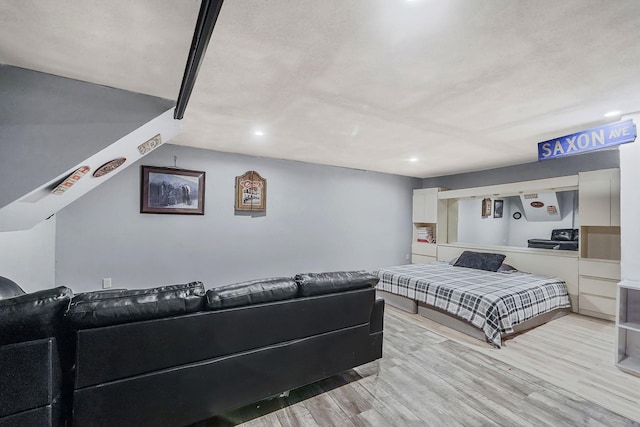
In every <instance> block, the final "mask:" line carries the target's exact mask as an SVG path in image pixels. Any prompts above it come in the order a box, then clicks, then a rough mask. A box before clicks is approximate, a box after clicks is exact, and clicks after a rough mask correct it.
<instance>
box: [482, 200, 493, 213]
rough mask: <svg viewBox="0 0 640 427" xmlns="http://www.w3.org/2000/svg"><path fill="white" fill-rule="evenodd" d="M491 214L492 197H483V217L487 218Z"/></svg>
mask: <svg viewBox="0 0 640 427" xmlns="http://www.w3.org/2000/svg"><path fill="white" fill-rule="evenodd" d="M489 216H491V199H490V198H488V197H487V198H485V199H482V217H483V218H486V217H489Z"/></svg>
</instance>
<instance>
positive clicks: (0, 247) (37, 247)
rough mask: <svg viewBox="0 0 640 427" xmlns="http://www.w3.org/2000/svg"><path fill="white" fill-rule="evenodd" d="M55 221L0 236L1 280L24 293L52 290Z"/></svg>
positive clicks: (53, 279) (52, 219) (3, 233)
mask: <svg viewBox="0 0 640 427" xmlns="http://www.w3.org/2000/svg"><path fill="white" fill-rule="evenodd" d="M55 236H56V218H55V217H52V218H50V219H48V220H46V221H43V222H41V223H40V224H38V225H36V226H35V227H33V228H32V229H30V230H25V231H5V232H0V276H3V277H6V278H8V279H11V280H13V281H14V282H16V283H17V284H18V285H20V287H21V288H22V289H24V290H25V291H26V292H33V291H37V290H39V289H47V288H52V287H54V286H55V261H54V260H55V238H56V237H55Z"/></svg>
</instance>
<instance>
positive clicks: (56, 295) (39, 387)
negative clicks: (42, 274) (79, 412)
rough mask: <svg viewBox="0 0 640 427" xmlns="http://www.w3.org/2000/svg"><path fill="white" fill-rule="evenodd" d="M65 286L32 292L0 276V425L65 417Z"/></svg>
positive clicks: (53, 423) (43, 422)
mask: <svg viewBox="0 0 640 427" xmlns="http://www.w3.org/2000/svg"><path fill="white" fill-rule="evenodd" d="M71 295H72V294H71V291H70V290H69V289H67V288H65V287H59V288H55V289H48V290H43V291H39V292H34V293H31V294H25V293H24V291H23V290H22V289H21V288H20V287H19V286H18V285H16V284H15V283H14V282H12V281H10V280H8V279H5V278H3V277H0V427H9V426H11V427H14V426H58V425H61V424H62V421H63V396H62V380H63V377H62V366H61V361H62V360H63V359H64V357H65V355H64V348H63V347H64V346H61V345H60V342H61V341H62V340H64V338H63V337H62V336H61V331H62V330H63V328H62V327H61V321H62V318H63V317H62V316H63V313H64V311H65V310H66V308H67V306H68V304H69V301H70V300H71Z"/></svg>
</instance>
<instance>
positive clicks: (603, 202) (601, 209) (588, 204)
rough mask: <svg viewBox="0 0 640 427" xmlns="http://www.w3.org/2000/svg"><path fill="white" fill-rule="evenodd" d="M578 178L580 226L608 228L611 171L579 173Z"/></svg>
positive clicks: (609, 223)
mask: <svg viewBox="0 0 640 427" xmlns="http://www.w3.org/2000/svg"><path fill="white" fill-rule="evenodd" d="M579 176H580V177H579V192H578V197H579V201H580V225H591V226H603V227H609V226H610V225H611V170H608V169H607V170H601V171H591V172H581V173H580V174H579ZM618 200H619V196H618ZM618 206H619V202H618ZM618 211H619V207H618ZM618 221H619V220H618Z"/></svg>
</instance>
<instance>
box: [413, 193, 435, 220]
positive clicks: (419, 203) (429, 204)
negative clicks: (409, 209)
mask: <svg viewBox="0 0 640 427" xmlns="http://www.w3.org/2000/svg"><path fill="white" fill-rule="evenodd" d="M413 222H414V223H416V222H422V223H433V224H435V223H437V222H438V189H437V188H421V189H419V190H413Z"/></svg>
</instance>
